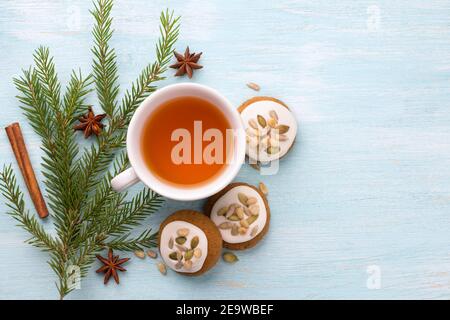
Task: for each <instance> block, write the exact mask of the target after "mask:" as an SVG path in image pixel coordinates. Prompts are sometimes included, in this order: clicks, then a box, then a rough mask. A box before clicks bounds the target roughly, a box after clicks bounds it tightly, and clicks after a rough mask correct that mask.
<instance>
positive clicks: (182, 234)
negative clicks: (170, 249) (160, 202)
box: [177, 228, 189, 237]
mask: <svg viewBox="0 0 450 320" xmlns="http://www.w3.org/2000/svg"><path fill="white" fill-rule="evenodd" d="M177 234H178V236H180V237H186V236H187V235H188V234H189V229H188V228H181V229H178V230H177Z"/></svg>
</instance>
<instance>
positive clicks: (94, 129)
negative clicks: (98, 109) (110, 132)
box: [73, 106, 106, 138]
mask: <svg viewBox="0 0 450 320" xmlns="http://www.w3.org/2000/svg"><path fill="white" fill-rule="evenodd" d="M104 117H106V113H103V114H98V115H95V114H94V112H93V111H92V107H91V106H89V107H88V113H87V114H86V115H84V116H82V117H81V118H80V119H79V120H80V123H79V124H77V125H75V126H74V127H73V129H74V130H82V131H84V137H85V138H88V137H89V136H90V135H91V134H93V133H94V134H95V135H96V136H98V135H99V134H100V132H101V131H102V129H103V127H104V126H105V125H104V124H103V123H102V122H101V121H102V120H103V118H104Z"/></svg>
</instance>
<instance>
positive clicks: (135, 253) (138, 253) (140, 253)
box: [134, 250, 145, 259]
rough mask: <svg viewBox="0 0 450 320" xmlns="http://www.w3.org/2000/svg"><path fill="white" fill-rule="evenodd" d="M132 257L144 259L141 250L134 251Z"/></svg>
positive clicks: (143, 253)
mask: <svg viewBox="0 0 450 320" xmlns="http://www.w3.org/2000/svg"><path fill="white" fill-rule="evenodd" d="M134 255H135V256H136V257H138V258H139V259H145V252H144V251H142V250H136V251H134Z"/></svg>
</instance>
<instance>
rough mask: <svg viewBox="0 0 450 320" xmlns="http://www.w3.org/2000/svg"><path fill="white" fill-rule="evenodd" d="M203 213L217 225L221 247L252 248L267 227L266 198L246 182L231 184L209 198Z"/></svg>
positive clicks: (268, 221) (233, 248)
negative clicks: (221, 241) (221, 240)
mask: <svg viewBox="0 0 450 320" xmlns="http://www.w3.org/2000/svg"><path fill="white" fill-rule="evenodd" d="M205 213H206V214H207V215H208V216H209V217H210V219H211V221H212V222H213V223H214V224H215V225H216V226H217V227H218V228H219V231H220V233H221V235H222V239H223V246H224V247H225V248H228V249H232V250H244V249H248V248H252V247H254V246H255V245H256V244H257V243H258V242H259V241H260V240H261V239H262V238H263V237H264V235H265V234H266V233H267V231H268V230H269V225H270V208H269V204H268V202H267V199H266V197H265V196H264V194H262V193H261V192H260V191H259V190H258V189H257V188H255V187H254V186H252V185H249V184H246V183H231V184H229V185H228V186H227V187H226V188H225V189H223V190H222V191H220V192H218V193H216V194H215V195H213V196H212V197H210V198H209V199H208V201H207V203H206V205H205Z"/></svg>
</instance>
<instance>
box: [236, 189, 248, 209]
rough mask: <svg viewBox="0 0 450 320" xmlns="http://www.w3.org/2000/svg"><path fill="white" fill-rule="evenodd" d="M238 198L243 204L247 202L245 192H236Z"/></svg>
mask: <svg viewBox="0 0 450 320" xmlns="http://www.w3.org/2000/svg"><path fill="white" fill-rule="evenodd" d="M238 199H239V201H240V202H241V203H242V204H243V205H244V206H245V205H246V204H247V199H248V198H247V196H246V195H245V193H242V192H239V193H238Z"/></svg>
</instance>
